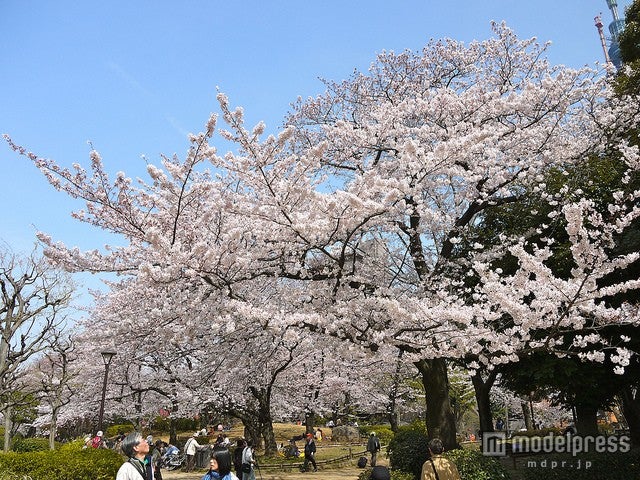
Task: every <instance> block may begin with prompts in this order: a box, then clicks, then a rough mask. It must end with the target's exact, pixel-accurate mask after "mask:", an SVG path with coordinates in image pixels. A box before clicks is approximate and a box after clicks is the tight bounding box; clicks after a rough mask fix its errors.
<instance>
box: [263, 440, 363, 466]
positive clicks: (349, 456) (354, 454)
mask: <svg viewBox="0 0 640 480" xmlns="http://www.w3.org/2000/svg"><path fill="white" fill-rule="evenodd" d="M358 448H362V446H360V445H358ZM366 454H367V450H366V448H365V449H364V450H354V448H352V447H349V453H346V454H345V455H341V456H339V457H336V458H329V459H327V460H316V464H317V465H318V466H322V465H336V464H338V465H339V464H341V463H347V462H350V461H352V460H353V459H354V458H358V457H362V456H364V455H366ZM303 467H304V462H295V463H291V462H281V463H269V464H265V465H259V466H258V470H279V471H285V472H286V471H289V470H300V469H302V468H303Z"/></svg>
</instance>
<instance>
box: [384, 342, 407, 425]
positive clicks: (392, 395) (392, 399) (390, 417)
mask: <svg viewBox="0 0 640 480" xmlns="http://www.w3.org/2000/svg"><path fill="white" fill-rule="evenodd" d="M403 353H404V350H398V361H397V362H396V370H395V372H394V373H393V383H392V384H391V390H390V391H389V403H388V404H387V409H386V410H387V411H386V414H387V421H388V422H389V424H390V425H391V431H392V432H394V433H395V432H397V431H398V426H399V425H398V412H397V410H396V407H397V398H398V390H399V387H400V382H401V381H402V378H401V375H400V373H401V372H400V369H401V367H402V363H401V362H402V354H403Z"/></svg>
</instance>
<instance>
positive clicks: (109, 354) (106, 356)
mask: <svg viewBox="0 0 640 480" xmlns="http://www.w3.org/2000/svg"><path fill="white" fill-rule="evenodd" d="M100 354H101V355H102V361H103V362H104V382H103V383H102V401H101V402H100V412H99V413H98V430H102V417H103V415H104V400H105V398H106V396H107V377H108V376H109V365H110V364H111V359H112V358H113V357H114V356H115V355H116V352H114V351H111V350H105V351H104V352H100Z"/></svg>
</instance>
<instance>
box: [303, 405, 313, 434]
mask: <svg viewBox="0 0 640 480" xmlns="http://www.w3.org/2000/svg"><path fill="white" fill-rule="evenodd" d="M315 425H316V414H315V413H314V412H312V411H310V410H307V411H305V412H304V431H305V433H313V432H314V427H315Z"/></svg>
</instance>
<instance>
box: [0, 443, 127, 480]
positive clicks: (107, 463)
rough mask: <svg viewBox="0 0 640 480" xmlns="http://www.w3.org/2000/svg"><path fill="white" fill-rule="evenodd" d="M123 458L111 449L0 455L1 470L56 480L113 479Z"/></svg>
mask: <svg viewBox="0 0 640 480" xmlns="http://www.w3.org/2000/svg"><path fill="white" fill-rule="evenodd" d="M122 462H123V458H122V456H120V455H119V454H117V453H116V452H113V451H112V450H107V449H93V448H87V449H84V450H73V449H66V450H64V451H47V452H28V453H14V452H12V453H7V454H0V471H7V472H13V473H19V474H20V475H28V476H29V477H31V478H34V479H35V478H55V479H56V480H113V479H114V478H115V476H116V473H117V472H118V469H119V468H120V465H122Z"/></svg>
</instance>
